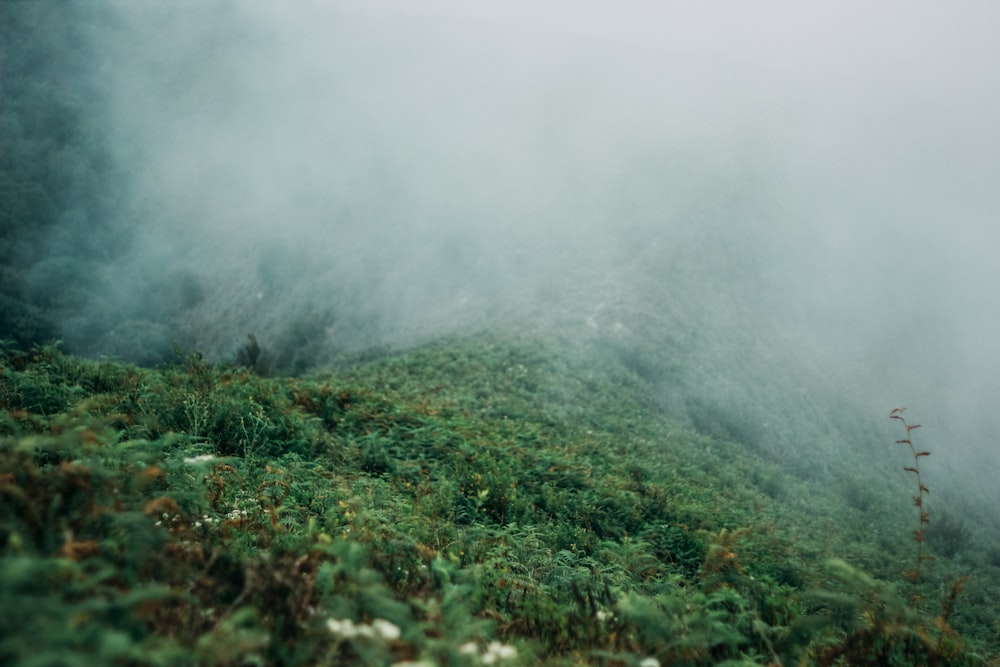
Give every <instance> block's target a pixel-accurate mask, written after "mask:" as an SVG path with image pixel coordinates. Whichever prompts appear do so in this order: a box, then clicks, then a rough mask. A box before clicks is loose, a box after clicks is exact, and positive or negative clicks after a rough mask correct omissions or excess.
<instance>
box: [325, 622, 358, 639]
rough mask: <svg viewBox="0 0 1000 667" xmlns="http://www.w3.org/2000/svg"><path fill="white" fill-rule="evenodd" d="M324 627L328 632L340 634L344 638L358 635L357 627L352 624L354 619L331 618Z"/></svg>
mask: <svg viewBox="0 0 1000 667" xmlns="http://www.w3.org/2000/svg"><path fill="white" fill-rule="evenodd" d="M326 627H328V628H329V629H330V632H332V633H333V634H335V635H340V636H341V637H344V638H345V639H350V638H351V637H356V636H358V629H357V627H356V626H355V625H354V621H352V620H351V619H349V618H345V619H344V620H340V619H336V618H331V619H329V620H328V621H327V622H326Z"/></svg>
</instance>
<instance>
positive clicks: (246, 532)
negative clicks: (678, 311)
mask: <svg viewBox="0 0 1000 667" xmlns="http://www.w3.org/2000/svg"><path fill="white" fill-rule="evenodd" d="M612 359H614V357H613V356H607V355H596V354H594V353H593V350H590V349H586V348H585V347H584V346H573V345H569V344H567V343H565V342H564V341H563V342H560V341H554V340H549V339H545V338H542V337H534V338H522V337H518V336H516V335H513V334H511V335H501V334H498V333H494V334H488V335H487V334H483V335H478V336H470V337H466V338H462V339H458V340H449V341H440V342H438V343H435V344H433V345H429V346H426V347H423V348H420V349H416V350H412V351H409V352H406V353H404V354H397V355H394V356H384V357H382V358H378V359H369V360H366V361H363V362H361V361H359V362H357V363H354V364H345V365H344V366H342V367H341V368H339V369H337V370H335V371H332V372H329V373H327V374H322V375H313V376H309V377H303V378H262V377H260V376H258V375H257V374H255V373H254V372H252V371H251V370H250V369H248V368H245V367H238V366H221V365H213V364H209V363H207V362H206V361H205V360H204V359H202V358H201V357H200V356H198V355H190V356H188V357H186V358H184V359H181V360H179V362H178V363H176V364H174V365H171V366H165V367H160V368H158V369H155V370H153V369H142V368H138V367H135V366H130V365H126V364H123V363H118V362H114V361H87V360H83V359H80V358H77V357H72V356H67V355H64V354H63V353H61V352H60V351H59V349H58V348H57V347H53V346H49V347H43V348H34V349H32V350H30V351H21V350H19V349H18V348H17V347H16V346H14V345H6V346H5V347H4V352H3V354H2V356H0V408H2V411H0V496H2V502H0V561H2V562H0V662H2V663H4V664H21V665H58V664H78V665H86V664H94V665H107V664H128V665H191V664H196V665H206V666H207V665H335V664H359V663H360V664H370V665H385V664H441V665H476V664H509V665H517V664H549V665H569V664H595V665H598V664H601V665H653V664H659V665H709V664H728V665H855V664H878V665H931V664H934V665H982V664H989V658H988V656H990V655H995V654H996V653H997V652H998V648H1000V643H998V636H997V633H998V630H1000V628H998V627H997V625H996V620H995V608H992V607H991V604H992V600H995V599H996V595H997V593H998V592H1000V590H998V589H1000V569H998V567H997V565H998V564H997V562H996V559H995V557H994V558H992V562H991V557H990V555H989V554H990V552H989V551H988V548H989V543H988V541H986V542H985V543H984V546H982V547H979V546H977V543H976V540H975V538H976V537H977V536H975V535H973V536H972V537H971V538H970V537H969V536H967V535H966V536H965V539H966V540H967V541H966V542H964V543H963V544H962V545H961V546H960V547H956V548H955V550H954V551H953V552H952V553H948V552H947V551H946V550H943V549H938V547H937V546H935V545H936V543H935V541H934V540H930V539H928V540H926V541H923V540H921V541H920V542H919V545H920V548H921V552H920V555H919V556H918V558H919V560H918V563H919V562H924V561H926V560H927V559H928V557H929V556H930V555H931V554H933V555H934V556H935V558H936V560H935V561H934V566H933V567H925V568H924V569H923V570H922V572H921V576H919V577H911V578H910V579H909V580H908V579H906V578H903V577H900V576H899V574H898V573H899V572H900V570H902V569H904V568H905V567H906V563H907V562H908V561H911V560H912V548H907V543H908V540H909V534H908V533H907V529H906V528H905V522H904V518H903V516H895V515H893V514H880V513H878V512H875V511H872V509H871V508H873V507H879V506H883V507H894V506H895V502H894V499H893V498H890V496H889V494H891V493H894V491H895V489H894V488H892V487H891V485H887V486H885V487H883V489H880V488H868V489H867V492H868V493H869V496H868V498H867V500H865V502H864V505H865V507H866V508H868V509H866V510H864V511H862V510H858V509H857V508H855V507H852V505H851V503H849V502H847V500H845V498H844V496H843V494H842V491H841V490H840V489H839V488H836V487H835V486H834V485H832V484H824V483H821V482H820V483H817V482H816V481H809V482H806V481H803V480H802V479H801V478H799V477H794V476H791V475H789V474H788V473H787V470H786V469H785V468H783V467H782V466H780V465H779V464H778V463H776V462H773V461H769V460H768V459H767V458H766V457H763V456H762V455H761V454H760V453H759V452H757V451H755V450H753V449H750V448H748V447H746V446H745V445H744V444H743V443H741V442H739V441H736V440H732V439H727V438H725V437H721V436H719V435H712V434H706V433H703V432H699V431H698V430H696V429H695V428H694V427H693V426H692V425H691V423H689V422H685V421H683V420H679V419H675V418H673V417H667V416H664V411H663V410H662V406H660V405H658V404H657V402H656V401H655V400H653V398H652V393H651V392H650V388H649V386H647V384H646V381H645V380H644V379H643V378H642V377H641V376H640V375H638V374H636V373H635V372H634V371H633V370H631V369H630V368H629V366H628V365H627V364H623V363H621V362H620V361H613V360H612ZM817 459H819V455H818V454H817ZM923 493H924V492H923V491H922V492H921V496H920V497H923ZM883 494H885V495H884V496H883ZM873 517H874V518H873ZM921 530H923V524H922V525H921ZM939 544H945V542H944V541H941V542H939ZM972 570H974V571H972ZM967 572H970V573H972V574H973V576H974V581H975V586H974V589H975V590H974V591H972V590H970V591H965V592H962V593H961V595H960V594H959V593H960V591H961V586H962V584H963V583H964V580H963V579H961V575H963V574H966V573H967ZM948 582H957V583H951V584H950V583H948ZM911 584H912V585H913V586H915V587H916V586H919V587H920V591H921V592H922V594H923V595H924V597H926V598H928V599H927V602H926V604H923V605H911V604H910V603H909V599H908V597H907V595H906V590H905V589H906V587H907V586H909V585H911ZM970 588H973V587H970ZM936 600H940V604H938V603H937V602H935V601H936Z"/></svg>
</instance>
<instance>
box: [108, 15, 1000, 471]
mask: <svg viewBox="0 0 1000 667" xmlns="http://www.w3.org/2000/svg"><path fill="white" fill-rule="evenodd" d="M114 6H115V7H116V8H117V9H118V11H119V14H120V17H121V20H120V21H119V22H117V23H116V24H114V25H111V26H109V27H108V32H107V34H104V35H101V36H100V38H99V44H100V48H99V51H100V55H99V62H98V63H97V66H96V70H95V71H96V72H97V73H98V75H99V76H100V77H101V78H102V80H103V82H104V83H103V85H104V87H105V91H106V93H107V98H106V99H105V100H102V101H101V102H100V103H101V104H102V105H105V106H103V108H102V113H104V114H105V117H106V118H107V121H108V127H109V128H111V131H112V136H113V138H114V140H115V152H116V155H117V156H118V158H119V160H120V161H121V162H122V164H125V165H128V166H129V169H128V171H129V174H130V179H131V180H130V181H129V182H127V183H125V184H123V185H124V189H123V193H122V196H123V198H124V199H126V200H127V201H128V202H129V204H130V211H131V218H130V220H129V224H130V225H132V226H133V228H134V229H136V230H139V237H140V239H141V243H140V245H139V246H138V249H145V250H148V253H149V254H143V255H141V256H140V259H139V260H138V262H137V264H140V265H145V266H149V265H150V263H151V262H152V263H155V262H164V263H169V264H170V265H171V266H175V267H176V266H183V267H185V268H186V270H189V271H191V272H192V274H193V275H195V276H197V277H198V279H199V280H201V281H203V282H204V283H205V284H207V285H209V286H210V287H209V288H208V289H207V292H206V294H207V299H206V301H205V303H204V304H203V305H202V310H201V311H200V312H195V313H194V314H192V316H191V319H190V320H189V321H188V322H187V326H189V327H190V329H191V331H194V332H198V333H197V335H198V336H201V340H202V344H203V345H205V346H206V347H207V348H209V349H211V348H213V346H214V348H215V350H216V351H217V352H221V351H223V350H226V349H230V348H231V347H232V346H233V345H234V344H235V343H236V342H237V341H239V340H241V339H242V336H243V335H244V334H245V332H246V331H248V330H254V331H258V332H264V333H265V334H266V333H267V332H277V331H278V330H279V329H280V327H281V326H282V325H283V324H287V322H288V321H289V320H290V319H291V318H293V317H299V316H300V315H301V310H302V308H304V309H306V310H310V311H323V310H324V309H332V310H336V311H337V313H335V314H334V315H332V316H331V319H329V320H324V326H326V329H325V331H326V333H325V335H326V336H328V337H329V338H330V342H331V344H335V345H336V344H340V345H344V346H348V347H349V346H352V345H353V346H355V347H358V346H363V345H364V344H366V343H372V342H381V341H383V340H390V341H391V340H405V339H406V332H408V331H410V332H412V331H415V330H416V331H420V332H422V333H423V334H425V335H431V334H433V333H435V332H446V331H449V330H451V329H453V328H454V327H455V326H457V323H460V322H464V321H476V320H477V318H488V317H489V316H491V314H496V313H498V312H509V311H511V310H517V309H518V308H524V309H525V310H528V311H531V310H534V311H537V310H538V309H539V308H544V309H549V310H551V309H559V308H564V309H565V312H563V313H560V315H561V316H564V318H568V319H569V320H572V319H573V317H575V315H574V313H575V312H576V311H579V317H578V318H577V321H579V322H580V323H581V326H583V325H584V323H585V322H587V318H588V317H590V316H592V315H593V313H594V312H597V311H598V310H599V309H601V308H603V307H605V305H606V302H607V301H608V300H609V299H610V300H612V301H613V300H615V299H620V300H622V301H624V302H628V303H642V304H645V307H648V308H649V309H651V310H657V309H659V310H663V311H668V310H670V309H672V308H673V309H674V312H675V317H678V318H689V319H690V321H692V322H698V326H702V327H707V328H709V329H711V328H712V325H713V323H717V324H718V330H719V331H726V330H728V329H730V328H732V327H733V326H735V325H737V324H738V323H739V322H741V321H744V322H746V323H749V324H750V326H751V327H758V326H764V325H766V327H767V328H766V329H761V331H762V332H766V333H762V334H761V335H762V336H765V335H766V336H767V337H773V348H774V351H773V355H772V357H771V360H772V361H774V360H780V359H781V357H782V354H783V352H784V351H788V353H789V359H792V358H795V359H801V358H807V359H809V360H810V362H811V363H812V364H813V365H814V367H815V368H816V369H817V371H816V372H818V373H820V374H825V375H829V376H831V377H836V378H840V380H841V381H843V382H844V383H846V386H850V385H851V383H854V384H855V385H858V387H857V390H858V392H859V393H860V394H865V395H867V394H869V393H871V394H874V396H875V397H877V398H884V400H886V401H887V404H886V408H887V409H888V408H890V407H893V405H891V404H889V403H895V402H913V401H916V403H917V406H915V407H917V408H920V409H921V411H922V413H923V414H924V415H927V416H926V417H924V419H930V418H931V416H932V415H928V414H927V413H934V412H935V411H938V410H940V411H941V412H942V413H947V416H944V415H942V417H941V420H942V421H943V422H945V423H948V424H954V423H957V422H958V421H960V420H962V419H967V418H969V416H970V415H978V416H975V417H973V418H974V419H975V420H982V415H988V414H989V408H991V407H993V405H995V404H996V401H997V399H998V398H1000V380H998V379H997V378H998V376H1000V363H998V354H997V350H996V341H997V340H1000V319H998V315H997V313H998V306H1000V296H998V290H997V287H998V277H1000V268H998V264H997V262H996V257H997V251H998V249H1000V230H998V229H997V225H996V217H997V210H998V204H1000V126H998V124H997V119H998V118H1000V77H998V76H997V75H996V74H995V70H996V65H997V63H998V62H1000V3H995V2H963V3H949V4H945V3H922V2H879V3H861V2H849V3H843V2H838V3H829V2H780V3H775V2H762V3H736V2H697V3H694V2H684V3H681V2H620V1H619V2H572V3H570V2H509V1H504V2H485V1H484V2H478V1H475V0H473V1H464V2H403V1H400V2H384V1H380V0H358V1H355V2H304V1H297V2H277V1H274V2H265V1H263V0H258V1H255V2H240V3H232V4H230V3H213V2H188V3H183V2H172V3H161V4H154V3H135V2H128V1H122V2H119V3H117V4H115V5H114ZM296 304H299V305H302V308H298V309H296ZM303 304H307V305H303ZM555 304H558V305H555ZM347 311H350V313H351V315H344V313H345V312H347ZM723 314H725V315H723ZM714 318H722V319H714ZM274 335H277V333H275V334H274ZM720 335H723V334H720ZM705 340H706V341H712V340H713V339H712V336H711V335H706V336H705ZM706 345H709V344H708V343H706ZM764 345H765V346H766V343H765V344H764ZM861 385H864V386H861ZM977 429H978V430H977V433H981V434H986V433H988V432H989V430H990V429H989V428H987V423H986V421H983V422H982V428H979V427H977ZM983 439H984V440H986V436H984V437H983ZM970 447H973V446H972V445H970ZM973 449H974V451H975V452H976V455H977V456H987V457H992V459H993V460H995V459H996V456H997V449H996V445H995V444H994V442H993V441H992V440H991V439H988V440H987V441H982V442H979V443H977V444H976V445H975V446H974V447H973ZM970 451H971V450H970Z"/></svg>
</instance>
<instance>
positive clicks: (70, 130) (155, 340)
mask: <svg viewBox="0 0 1000 667" xmlns="http://www.w3.org/2000/svg"><path fill="white" fill-rule="evenodd" d="M115 26H116V18H115V13H114V11H113V6H112V5H111V4H109V3H81V2H71V1H55V0H54V1H40V2H34V1H31V0H12V1H10V2H4V3H2V4H0V339H4V340H9V341H13V342H15V343H16V344H18V345H20V346H22V347H24V348H28V347H31V346H33V345H41V344H45V343H48V342H51V341H53V340H61V341H63V344H64V348H65V349H66V350H67V351H69V352H75V353H79V354H86V355H90V356H94V355H97V354H110V355H114V356H119V357H121V358H124V359H127V360H129V361H133V362H137V363H141V364H154V363H158V362H162V361H167V360H170V359H173V358H175V356H174V354H173V350H174V349H175V346H176V345H177V344H181V345H183V344H185V343H187V342H188V341H187V340H185V338H184V336H183V333H182V332H180V331H179V330H178V328H177V319H178V318H179V317H180V316H181V314H182V313H183V312H184V310H185V309H186V308H190V307H191V306H192V305H193V304H195V303H197V302H198V301H199V300H200V299H201V294H202V290H203V287H202V285H201V284H200V283H199V282H198V281H197V280H196V279H195V278H193V277H192V276H191V275H190V274H186V273H184V272H181V271H177V270H176V269H174V268H172V267H171V266H169V265H166V264H163V263H147V265H145V266H143V267H142V268H141V270H137V269H136V267H135V266H133V265H132V264H131V261H130V253H131V252H132V251H134V249H135V237H136V234H135V231H136V230H137V229H138V228H139V227H141V226H142V225H143V224H144V223H145V221H144V220H142V219H140V218H138V217H137V215H136V213H135V212H134V211H133V210H130V207H129V204H128V193H127V192H126V184H125V183H126V179H127V173H126V171H125V170H124V169H123V168H122V166H121V164H120V161H119V160H117V159H116V158H115V156H114V155H113V154H112V149H111V147H110V145H109V139H108V135H109V131H110V128H109V127H108V126H107V123H106V121H105V119H104V118H103V117H102V115H101V113H100V112H101V109H102V100H103V99H104V95H105V93H106V91H105V90H103V89H102V81H103V79H104V78H105V77H106V76H107V72H108V71H109V70H112V69H114V68H115V67H116V66H117V63H115V62H111V61H109V60H108V57H107V56H99V55H97V54H95V52H94V45H95V44H96V43H99V41H100V39H101V36H102V33H104V32H107V31H112V30H114V29H115ZM134 168H139V169H141V166H138V167H134ZM123 293H127V294H129V295H130V297H129V298H127V299H125V298H123V297H122V296H121V295H122V294H123Z"/></svg>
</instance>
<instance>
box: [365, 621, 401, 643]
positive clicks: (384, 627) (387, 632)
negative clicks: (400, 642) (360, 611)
mask: <svg viewBox="0 0 1000 667" xmlns="http://www.w3.org/2000/svg"><path fill="white" fill-rule="evenodd" d="M372 628H373V629H374V630H375V632H376V633H377V634H378V635H379V636H381V637H382V639H386V640H388V641H394V640H396V639H399V635H400V630H399V626H398V625H396V624H395V623H392V622H390V621H386V620H385V619H381V618H376V619H375V620H374V621H372Z"/></svg>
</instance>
